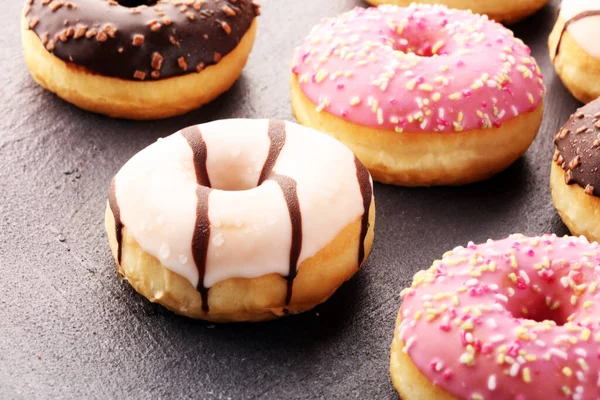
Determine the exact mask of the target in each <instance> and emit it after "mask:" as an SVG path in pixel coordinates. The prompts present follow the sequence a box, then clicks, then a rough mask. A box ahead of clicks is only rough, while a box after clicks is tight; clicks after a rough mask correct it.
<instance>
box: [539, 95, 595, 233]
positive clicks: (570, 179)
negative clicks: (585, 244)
mask: <svg viewBox="0 0 600 400" xmlns="http://www.w3.org/2000/svg"><path fill="white" fill-rule="evenodd" d="M554 144H555V150H554V158H553V162H552V167H551V172H550V188H551V189H552V201H553V203H554V206H555V207H556V209H557V210H558V213H559V215H560V216H561V218H562V220H563V222H564V223H565V225H567V227H568V228H569V230H570V231H571V233H573V234H575V235H584V236H586V237H587V238H588V239H590V240H595V241H600V211H599V210H600V198H599V197H598V196H600V176H599V174H598V169H599V168H600V100H595V101H593V102H591V103H589V104H587V105H585V106H584V107H582V108H580V109H578V110H577V112H575V114H573V115H571V117H570V118H569V120H568V121H567V123H566V124H565V125H563V126H562V127H561V128H560V130H559V131H558V133H557V134H556V135H555V136H554Z"/></svg>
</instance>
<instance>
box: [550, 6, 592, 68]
mask: <svg viewBox="0 0 600 400" xmlns="http://www.w3.org/2000/svg"><path fill="white" fill-rule="evenodd" d="M559 15H560V11H559ZM599 15H600V10H588V11H584V12H582V13H580V14H577V15H575V16H574V17H573V18H571V19H570V20H568V21H566V22H565V25H564V26H563V28H562V31H560V36H559V38H558V42H557V43H556V49H554V57H552V60H553V61H554V60H555V59H556V56H558V53H559V51H560V44H561V43H562V39H563V36H564V35H565V32H566V31H567V28H568V27H569V25H571V24H572V23H574V22H577V21H580V20H582V19H584V18H589V17H596V16H599Z"/></svg>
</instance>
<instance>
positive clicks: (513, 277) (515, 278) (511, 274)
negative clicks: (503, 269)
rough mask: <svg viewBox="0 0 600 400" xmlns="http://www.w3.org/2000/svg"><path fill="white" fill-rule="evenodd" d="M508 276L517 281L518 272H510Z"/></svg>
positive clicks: (514, 281)
mask: <svg viewBox="0 0 600 400" xmlns="http://www.w3.org/2000/svg"><path fill="white" fill-rule="evenodd" d="M508 277H509V278H510V280H511V281H512V282H513V283H517V274H515V273H514V272H511V273H510V274H508Z"/></svg>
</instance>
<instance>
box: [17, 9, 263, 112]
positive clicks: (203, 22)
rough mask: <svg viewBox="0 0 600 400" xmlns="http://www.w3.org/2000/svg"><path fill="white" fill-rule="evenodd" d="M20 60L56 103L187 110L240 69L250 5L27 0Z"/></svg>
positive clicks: (249, 34) (247, 43)
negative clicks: (57, 101) (23, 58)
mask: <svg viewBox="0 0 600 400" xmlns="http://www.w3.org/2000/svg"><path fill="white" fill-rule="evenodd" d="M23 15H24V17H23V18H22V24H21V25H22V28H21V31H22V44H23V50H24V55H25V61H26V63H27V66H28V67H29V70H30V72H31V75H32V76H33V78H34V79H35V80H36V81H37V82H38V83H39V84H40V85H41V86H43V87H44V88H46V89H48V90H50V91H52V92H54V93H56V94H57V95H58V96H59V97H61V98H63V99H64V100H66V101H68V102H70V103H72V104H74V105H76V106H78V107H80V108H83V109H85V110H88V111H93V112H96V113H100V114H105V115H108V116H110V117H115V118H128V119H141V120H145V119H160V118H167V117H171V116H174V115H179V114H183V113H186V112H188V111H190V110H192V109H194V108H197V107H199V106H201V105H203V104H205V103H207V102H209V101H211V100H213V99H214V98H216V97H217V96H219V95H220V94H221V93H223V92H225V91H226V90H227V89H229V87H231V85H233V83H234V82H235V81H236V79H237V78H238V77H239V75H240V74H241V72H242V69H243V68H244V65H245V64H246V60H247V58H248V55H249V53H250V50H251V49H252V45H253V43H254V37H255V34H256V22H255V20H256V18H255V17H256V16H258V15H259V7H258V5H257V4H255V3H253V2H251V1H250V0H158V1H157V0H119V2H117V1H115V0H70V1H69V0H27V3H26V5H25V9H24V13H23Z"/></svg>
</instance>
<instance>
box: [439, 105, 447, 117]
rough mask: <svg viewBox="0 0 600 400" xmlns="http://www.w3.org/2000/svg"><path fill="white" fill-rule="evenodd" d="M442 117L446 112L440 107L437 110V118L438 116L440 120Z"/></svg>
mask: <svg viewBox="0 0 600 400" xmlns="http://www.w3.org/2000/svg"><path fill="white" fill-rule="evenodd" d="M444 115H446V111H444V109H443V108H441V107H440V108H439V109H438V116H439V117H440V118H444Z"/></svg>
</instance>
